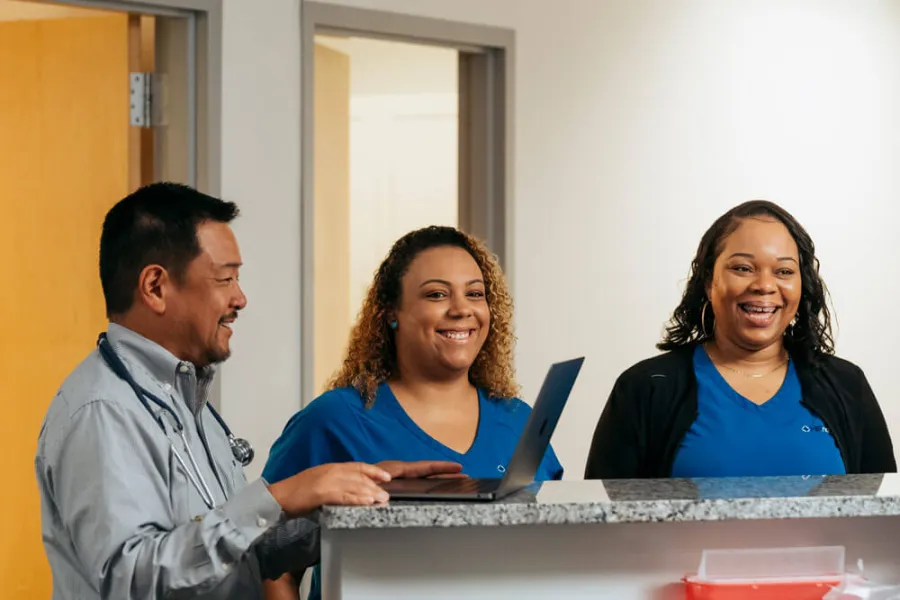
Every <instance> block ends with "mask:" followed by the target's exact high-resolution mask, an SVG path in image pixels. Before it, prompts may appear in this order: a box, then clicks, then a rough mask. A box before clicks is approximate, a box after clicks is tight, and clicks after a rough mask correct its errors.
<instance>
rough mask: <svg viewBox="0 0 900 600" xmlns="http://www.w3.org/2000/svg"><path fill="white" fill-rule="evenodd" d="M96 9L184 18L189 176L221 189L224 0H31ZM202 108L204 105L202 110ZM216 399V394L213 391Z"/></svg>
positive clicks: (210, 190) (210, 189) (203, 187)
mask: <svg viewBox="0 0 900 600" xmlns="http://www.w3.org/2000/svg"><path fill="white" fill-rule="evenodd" d="M34 1H36V2H42V3H46V4H66V5H70V6H80V7H84V8H93V9H97V10H110V11H119V12H129V13H139V14H144V15H153V16H157V17H179V18H186V19H188V27H187V28H186V29H187V31H186V33H187V37H186V40H185V44H186V48H187V52H188V56H190V55H192V54H193V57H194V58H193V60H190V61H189V64H188V70H189V71H190V70H191V69H193V73H192V74H189V78H192V79H193V80H194V81H195V82H196V83H195V88H196V94H191V93H190V91H189V93H188V98H187V100H188V102H187V110H188V115H187V123H188V126H189V127H190V128H193V131H192V132H191V133H193V135H189V136H188V137H189V139H193V140H194V141H193V142H189V145H190V146H192V151H190V150H189V152H188V156H187V170H188V173H189V175H188V177H189V179H190V180H191V181H192V183H193V184H194V186H195V187H196V188H197V189H199V190H200V191H202V192H205V193H207V194H210V195H212V196H217V197H218V196H220V195H221V190H222V2H223V0H150V1H146V0H34ZM194 96H195V97H194ZM200 108H202V110H200ZM213 395H214V396H215V397H216V400H218V393H214V394H213Z"/></svg>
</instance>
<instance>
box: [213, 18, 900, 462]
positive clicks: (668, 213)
mask: <svg viewBox="0 0 900 600" xmlns="http://www.w3.org/2000/svg"><path fill="white" fill-rule="evenodd" d="M333 1H334V3H340V4H346V5H352V6H360V7H365V8H373V9H381V10H397V11H401V12H407V13H410V14H418V15H423V16H430V17H437V18H447V19H454V20H462V21H470V22H474V23H483V24H489V25H496V26H503V27H509V28H513V29H515V30H516V32H517V54H516V61H517V65H516V75H515V77H516V132H515V137H516V151H515V155H516V164H515V173H516V177H515V190H516V197H515V222H514V223H512V225H511V226H512V234H513V236H514V243H515V249H514V253H515V256H514V258H515V261H514V264H515V265H516V272H515V273H514V274H513V276H514V291H515V296H516V302H517V315H516V321H517V325H518V337H519V340H520V342H519V347H518V370H519V373H520V376H521V380H522V383H523V384H524V386H525V396H526V399H531V397H532V396H533V394H534V393H535V391H536V389H537V386H538V385H539V383H540V380H541V378H542V376H543V373H544V371H545V369H546V366H547V365H548V363H550V362H551V361H553V360H556V359H559V358H565V357H568V356H571V355H575V354H581V353H584V354H585V355H586V356H587V357H588V361H587V362H586V364H585V369H584V370H583V373H582V376H581V379H580V380H579V383H578V385H577V387H576V390H575V392H574V394H573V396H572V398H571V403H570V405H569V407H568V408H567V411H566V413H565V414H564V416H563V420H562V422H561V425H560V429H559V430H558V431H557V434H556V436H555V438H554V445H555V447H556V449H557V451H558V453H559V455H560V458H561V460H562V461H563V463H564V465H565V466H566V468H567V476H568V477H574V478H579V477H581V473H582V469H583V464H584V458H585V453H586V451H587V448H588V445H589V442H590V436H591V433H592V431H593V427H594V424H595V422H596V419H597V417H598V415H599V414H600V411H601V409H602V406H603V404H604V402H605V399H606V396H607V394H608V392H609V389H610V387H611V385H612V383H613V381H614V379H615V377H616V376H617V375H618V374H619V373H620V372H621V371H622V370H623V369H624V368H626V367H627V366H629V365H630V364H631V363H633V362H634V361H636V360H639V359H641V358H643V357H646V356H649V355H651V354H653V353H654V348H653V344H654V343H655V342H656V341H657V339H658V337H659V333H660V329H661V326H662V324H663V322H664V321H665V319H666V318H667V317H668V315H669V313H670V311H671V310H672V308H674V306H675V304H676V302H677V300H678V297H679V293H680V289H681V287H680V286H681V284H682V283H683V280H684V278H685V276H686V275H687V270H688V266H689V262H690V259H691V257H692V255H693V252H694V250H695V248H696V244H697V242H698V241H699V237H700V235H701V234H702V232H703V231H704V230H705V228H706V227H707V226H708V225H709V224H710V223H711V222H712V220H713V219H714V218H715V217H716V216H718V215H719V214H720V213H722V212H724V211H725V210H726V209H728V208H729V207H730V206H732V205H734V204H737V203H739V202H741V201H744V200H747V199H750V198H760V197H762V198H768V199H771V200H774V201H776V202H779V203H781V204H783V205H784V206H785V207H786V208H788V209H789V210H791V211H793V212H794V213H795V214H796V216H797V217H798V218H799V219H800V220H801V221H802V222H803V223H804V224H805V225H806V226H807V227H808V229H809V230H810V232H811V233H812V235H813V237H814V239H815V240H816V242H817V244H818V249H819V254H820V257H821V259H822V262H823V269H822V271H823V274H824V275H825V277H826V280H827V282H828V284H829V286H830V287H831V290H832V293H833V297H834V302H835V305H836V308H837V312H838V316H839V318H840V323H841V329H840V335H839V337H838V340H839V343H838V351H839V353H840V354H841V355H843V356H844V357H846V358H849V359H851V360H854V361H856V362H857V363H858V364H860V365H861V366H862V367H863V368H864V369H865V370H866V371H867V374H868V375H869V378H870V381H871V383H872V385H873V387H874V389H875V392H876V393H877V394H878V396H879V398H880V400H881V402H882V405H883V407H884V409H885V412H886V413H887V416H888V420H889V423H890V425H891V428H892V431H893V432H894V434H895V436H896V435H898V434H900V403H898V402H897V398H896V396H897V393H898V392H900V383H898V382H897V381H896V379H895V378H894V377H893V372H894V371H896V366H895V360H894V359H895V355H896V353H895V351H894V348H893V344H892V340H893V339H895V338H897V337H898V333H900V326H898V325H897V324H896V322H895V320H894V319H892V318H891V316H892V315H893V312H892V308H893V305H894V303H895V301H894V300H895V297H896V296H897V295H898V293H900V283H898V280H897V278H896V277H895V275H894V271H895V270H896V266H895V265H896V264H897V262H898V260H897V259H900V244H898V243H897V242H895V241H894V231H893V229H894V223H895V222H896V221H897V217H898V216H900V215H898V212H900V208H898V207H897V202H896V201H895V198H896V196H897V194H896V192H897V183H896V181H895V177H894V174H893V173H894V171H895V170H896V169H895V167H896V166H897V149H896V148H897V147H898V143H900V132H898V130H897V123H898V122H900V121H898V120H897V119H896V118H895V109H894V107H893V104H892V102H893V100H892V99H893V98H896V97H898V91H900V89H898V88H900V6H897V5H895V4H893V3H886V2H877V1H875V0H867V1H857V2H853V3H850V2H844V1H840V0H758V1H756V2H752V3H748V2H741V1H738V0H728V1H724V0H681V1H679V2H677V3H674V2H669V1H668V0H631V1H629V2H617V1H612V0H609V1H603V2H600V1H598V2H585V1H584V0H555V1H554V2H550V1H549V0H494V1H492V2H484V1H482V0H428V1H422V0H340V1H338V0H333ZM227 7H228V11H227V12H226V32H225V33H226V40H227V41H226V49H227V55H226V63H225V64H226V67H225V71H226V73H225V80H226V97H225V140H224V141H225V151H224V152H225V165H224V167H225V173H226V182H225V188H224V189H225V192H226V193H227V194H228V195H229V196H232V197H235V198H237V199H239V200H243V203H244V205H245V206H246V207H247V213H248V214H247V216H245V218H244V221H243V223H242V225H241V229H240V231H239V233H240V234H241V241H242V243H243V246H244V252H245V254H246V255H247V256H246V258H247V262H248V268H247V269H246V273H245V275H244V279H245V284H246V285H247V287H248V292H250V294H251V307H250V309H249V310H248V313H247V315H246V319H245V321H244V322H245V326H244V327H243V328H240V330H239V334H240V336H239V337H237V338H236V346H239V348H240V349H239V351H238V352H236V353H235V354H236V355H235V358H234V359H233V360H234V363H235V364H234V366H232V367H229V369H231V370H230V371H229V372H228V373H227V377H226V385H225V405H226V413H227V414H228V415H229V417H230V418H231V419H232V421H233V422H234V423H235V428H236V429H239V430H240V429H243V423H241V421H242V420H244V419H241V418H240V416H241V415H243V416H245V417H246V421H247V426H246V428H247V429H248V430H249V431H250V433H252V434H253V435H254V436H255V437H256V439H255V440H254V441H255V442H256V443H257V446H258V447H259V446H261V445H262V442H265V441H266V440H267V439H268V438H267V437H266V436H268V435H269V434H270V433H271V432H272V431H273V430H275V429H279V428H280V426H281V424H282V423H283V419H284V418H286V416H287V415H286V414H285V413H286V408H287V404H288V403H289V402H290V401H295V398H296V397H298V396H299V380H298V377H299V376H298V375H297V372H298V371H297V365H299V351H298V346H297V338H296V337H295V334H296V333H297V332H298V331H299V316H298V315H299V308H298V305H297V301H296V295H295V294H296V290H297V287H298V286H299V283H298V281H299V280H298V276H299V275H298V274H299V259H298V258H297V251H298V249H299V240H298V239H297V238H296V230H297V229H296V225H295V223H296V221H297V219H299V217H298V215H297V195H298V193H299V182H298V181H297V175H296V165H297V164H298V161H299V151H298V149H299V140H298V139H297V138H296V136H294V135H293V132H296V131H297V123H298V120H299V116H298V114H299V112H298V108H299V96H298V92H297V89H298V84H297V78H298V77H299V60H298V58H297V57H298V54H299V50H298V46H299V38H298V30H297V27H296V11H297V7H296V2H288V1H286V0H282V1H280V2H275V1H274V0H273V1H272V2H271V3H270V5H269V6H268V8H267V11H266V13H265V14H254V9H253V8H252V7H251V5H249V4H246V5H243V4H242V3H241V2H240V1H239V0H229V2H228V4H227ZM266 64H278V65H279V67H278V69H277V70H276V69H272V70H271V72H269V71H268V70H266V69H260V68H259V65H266ZM248 114H250V115H254V116H255V117H257V118H254V119H245V117H246V115H248ZM247 173H253V174H254V175H253V177H252V178H251V177H247V175H246V174H247ZM269 210H272V211H274V214H277V215H278V216H277V218H273V217H272V214H271V213H268V212H266V211H269ZM267 261H268V262H267ZM260 348H269V349H270V352H269V353H267V354H264V353H262V352H259V351H258V350H259V349H260ZM291 369H292V370H291ZM261 379H265V381H264V382H262V383H260V382H259V381H260V380H261ZM275 392H278V393H284V394H286V395H287V397H286V398H284V399H283V398H282V397H281V396H278V395H277V394H275ZM253 398H259V399H260V400H259V402H260V403H261V402H262V399H264V398H265V399H266V402H267V403H271V409H267V410H266V411H264V412H265V413H266V416H265V419H267V420H271V421H272V422H271V423H268V422H267V423H266V424H263V423H261V422H260V419H259V418H258V417H256V418H251V417H253V415H254V414H261V413H262V412H263V411H259V410H253V409H251V408H250V406H251V403H252V402H253V400H252V399H253ZM238 401H241V402H244V403H246V404H244V405H243V406H244V408H243V409H239V408H236V407H235V408H232V406H236V403H237V402H238ZM267 407H268V404H267ZM239 423H240V425H241V426H238V424H239ZM898 446H900V439H898Z"/></svg>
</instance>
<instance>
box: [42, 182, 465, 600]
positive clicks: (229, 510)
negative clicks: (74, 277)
mask: <svg viewBox="0 0 900 600" xmlns="http://www.w3.org/2000/svg"><path fill="white" fill-rule="evenodd" d="M237 215H238V209H237V207H236V206H235V205H234V204H233V203H230V202H223V201H222V200H219V199H216V198H212V197H210V196H206V195H204V194H201V193H200V192H197V191H196V190H193V189H191V188H188V187H186V186H181V185H177V184H169V183H162V184H153V185H150V186H147V187H145V188H142V189H140V190H137V191H136V192H134V193H133V194H131V195H130V196H128V197H127V198H125V199H124V200H122V201H121V202H119V203H118V204H117V205H116V206H114V207H113V208H112V209H111V210H110V211H109V213H108V214H107V216H106V219H105V221H104V224H103V233H102V236H101V240H100V279H101V283H102V286H103V294H104V298H105V301H106V307H107V315H108V316H109V319H110V325H109V329H108V330H107V332H105V334H104V335H101V340H100V342H99V344H98V348H97V349H96V350H95V351H93V352H91V353H90V354H89V355H88V356H87V358H85V360H84V361H83V362H82V363H81V364H80V365H78V367H76V369H75V370H74V371H73V372H72V373H71V374H70V375H69V377H68V378H67V379H66V380H65V381H64V382H63V384H62V386H61V388H60V390H59V392H58V393H57V395H56V397H55V398H54V399H53V402H52V403H51V405H50V408H49V410H48V411H47V415H46V418H45V420H44V424H43V427H42V429H41V433H40V438H39V441H38V450H37V456H36V457H35V470H36V474H37V479H38V484H39V487H40V496H41V518H42V528H43V539H44V546H45V548H46V552H47V557H48V559H49V561H50V566H51V569H52V572H53V598H54V599H55V600H68V599H76V598H77V599H80V600H83V599H91V598H98V599H99V598H110V599H116V600H131V599H135V600H136V599H152V598H221V599H231V598H235V599H237V598H241V599H249V598H262V597H263V592H262V579H263V578H264V577H265V578H277V577H278V576H280V575H281V574H283V573H285V572H288V571H291V572H298V571H302V570H303V569H305V568H306V567H308V566H310V565H312V564H314V563H316V562H318V560H319V544H318V530H317V527H316V525H315V523H314V522H313V521H311V520H309V519H308V518H304V515H306V516H309V513H311V512H312V511H314V510H315V509H316V508H317V507H319V506H321V505H323V504H361V505H366V504H373V503H377V502H384V501H386V500H387V494H386V493H385V492H384V491H383V490H382V489H381V488H380V487H379V485H378V484H379V483H380V482H384V481H388V480H389V479H391V477H420V476H428V475H437V474H442V473H456V472H458V471H459V468H460V467H459V465H456V464H455V463H433V462H427V463H400V462H394V461H391V462H388V463H381V464H379V465H368V464H362V463H343V464H330V465H322V466H320V467H316V468H312V469H308V470H306V471H303V472H301V473H299V474H297V475H295V476H294V477H291V478H289V479H286V480H284V481H282V482H278V483H275V484H271V485H269V484H268V483H267V482H265V481H263V480H257V481H255V482H253V483H249V484H248V483H247V481H246V480H245V478H244V473H243V466H244V464H246V463H247V462H248V459H251V458H252V451H251V450H250V449H249V447H248V446H247V445H246V442H244V441H243V440H239V439H236V438H235V437H234V436H233V435H232V434H231V432H230V430H229V429H228V428H227V426H226V425H225V423H224V421H222V420H221V418H220V417H219V416H218V414H217V413H216V412H215V411H214V410H213V408H212V406H211V405H209V404H208V403H207V395H208V392H209V386H210V383H211V382H212V380H213V377H214V374H215V366H214V365H216V364H217V363H219V362H222V361H224V360H225V359H226V358H228V355H229V353H230V347H229V341H230V339H231V335H232V329H231V328H232V324H233V323H234V321H235V319H236V318H237V316H238V314H239V312H240V311H241V310H242V309H243V308H244V307H245V306H246V304H247V299H246V297H245V296H244V293H243V291H242V290H241V286H240V284H239V283H238V272H239V270H240V267H241V256H240V251H239V248H238V244H237V240H236V239H235V236H234V233H233V232H232V230H231V228H230V226H229V223H230V222H231V221H232V220H233V219H234V218H235V217H236V216H237Z"/></svg>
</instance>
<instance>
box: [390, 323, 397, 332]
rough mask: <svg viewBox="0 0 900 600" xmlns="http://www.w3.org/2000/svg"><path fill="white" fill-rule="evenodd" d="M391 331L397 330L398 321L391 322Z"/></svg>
mask: <svg viewBox="0 0 900 600" xmlns="http://www.w3.org/2000/svg"><path fill="white" fill-rule="evenodd" d="M391 329H394V330H396V329H397V321H391Z"/></svg>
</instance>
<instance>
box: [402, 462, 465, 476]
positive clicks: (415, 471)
mask: <svg viewBox="0 0 900 600" xmlns="http://www.w3.org/2000/svg"><path fill="white" fill-rule="evenodd" d="M460 471H462V465H461V464H459V463H455V462H447V461H442V460H420V461H417V462H411V463H406V469H405V470H404V473H403V476H404V477H409V478H413V477H429V476H431V475H453V474H456V473H459V472H460Z"/></svg>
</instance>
